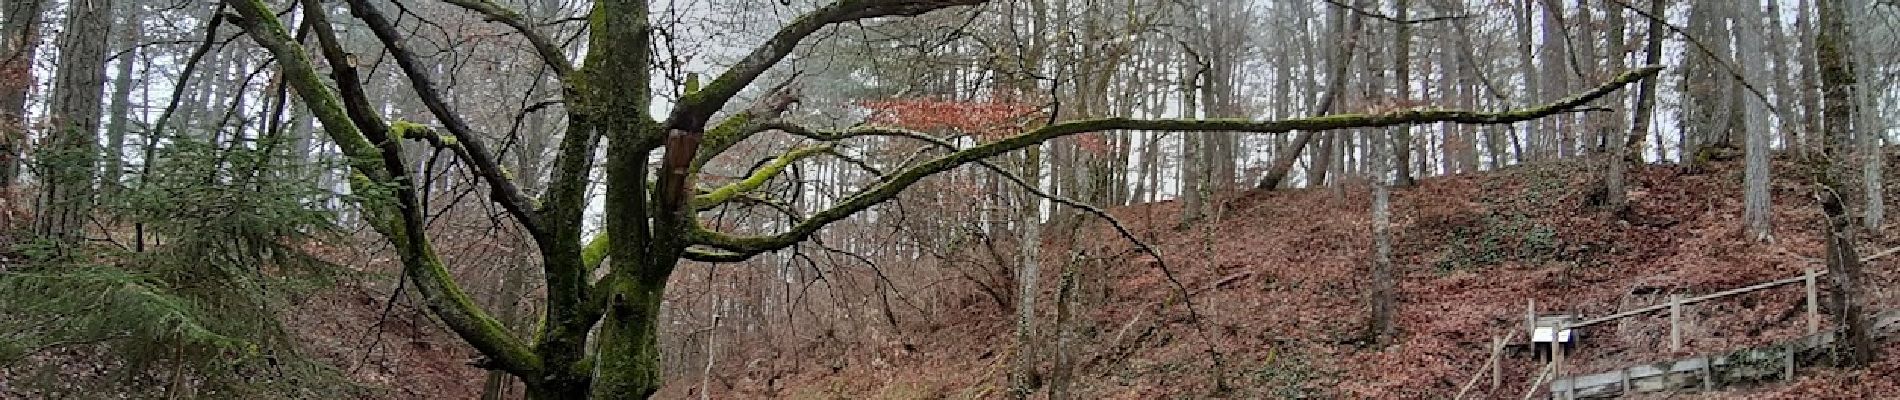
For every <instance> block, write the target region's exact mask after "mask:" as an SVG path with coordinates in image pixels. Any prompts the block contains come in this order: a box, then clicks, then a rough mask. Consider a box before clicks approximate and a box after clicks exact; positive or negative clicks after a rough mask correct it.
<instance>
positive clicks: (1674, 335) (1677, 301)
mask: <svg viewBox="0 0 1900 400" xmlns="http://www.w3.org/2000/svg"><path fill="white" fill-rule="evenodd" d="M1681 350H1682V294H1680V293H1678V294H1672V295H1669V351H1671V352H1676V351H1681Z"/></svg>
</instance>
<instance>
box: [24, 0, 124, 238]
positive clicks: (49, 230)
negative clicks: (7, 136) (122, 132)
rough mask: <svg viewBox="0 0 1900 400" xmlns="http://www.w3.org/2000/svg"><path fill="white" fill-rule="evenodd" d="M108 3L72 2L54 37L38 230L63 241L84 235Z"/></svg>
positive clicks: (102, 80)
mask: <svg viewBox="0 0 1900 400" xmlns="http://www.w3.org/2000/svg"><path fill="white" fill-rule="evenodd" d="M112 6H113V5H112V2H111V1H110V0H96V1H89V2H75V3H73V4H72V7H71V10H69V11H68V12H67V16H66V24H65V25H66V29H65V30H64V31H62V32H60V35H59V49H60V51H59V53H60V62H59V68H58V71H57V72H56V73H55V74H54V83H53V98H52V100H51V104H50V110H51V111H52V114H51V116H50V118H49V123H48V126H49V127H50V129H51V131H49V132H48V133H47V138H48V143H49V144H50V146H48V147H47V148H45V149H43V150H42V151H41V152H40V153H39V159H40V163H41V165H42V166H44V168H43V170H44V171H46V175H45V176H44V179H43V181H44V182H45V184H44V185H43V186H42V187H41V190H42V208H41V211H40V217H39V219H38V221H36V222H37V223H38V225H39V228H38V229H37V231H38V233H39V234H41V235H43V236H46V237H50V238H56V239H58V240H60V241H62V242H65V243H78V242H79V241H80V240H82V239H84V237H85V229H86V221H87V217H88V216H89V215H90V212H91V206H92V202H93V178H94V177H95V174H96V171H95V169H96V168H97V166H98V159H99V152H98V139H97V136H96V135H98V134H99V114H100V112H101V111H102V110H101V109H100V107H101V106H102V105H103V104H102V103H103V97H104V96H103V94H104V91H105V80H106V79H105V78H106V77H105V61H106V43H107V39H110V38H111V37H112V36H111V30H112Z"/></svg>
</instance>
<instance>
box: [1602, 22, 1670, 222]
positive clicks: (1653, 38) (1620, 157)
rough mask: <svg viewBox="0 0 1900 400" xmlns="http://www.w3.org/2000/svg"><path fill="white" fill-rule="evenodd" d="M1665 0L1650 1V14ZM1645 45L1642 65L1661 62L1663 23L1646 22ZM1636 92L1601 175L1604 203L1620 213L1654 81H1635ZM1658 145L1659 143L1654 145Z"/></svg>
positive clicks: (1651, 107) (1651, 106)
mask: <svg viewBox="0 0 1900 400" xmlns="http://www.w3.org/2000/svg"><path fill="white" fill-rule="evenodd" d="M1665 3H1666V1H1664V0H1650V2H1649V13H1650V15H1663V14H1662V12H1663V10H1664V9H1666V7H1667V6H1666V5H1665ZM1644 35H1645V36H1647V37H1648V39H1646V40H1648V44H1646V45H1644V48H1643V65H1656V63H1659V62H1662V41H1663V35H1664V32H1663V23H1662V22H1661V21H1654V20H1652V21H1649V29H1648V32H1646V33H1644ZM1639 85H1640V86H1639V87H1638V88H1637V92H1636V109H1634V110H1631V111H1630V130H1629V135H1628V136H1626V137H1624V138H1623V140H1612V141H1610V146H1611V154H1612V155H1611V157H1610V171H1609V173H1607V174H1604V177H1603V185H1604V189H1606V191H1607V192H1608V193H1606V194H1605V199H1604V205H1605V207H1606V208H1608V209H1609V210H1610V211H1611V212H1616V213H1623V212H1626V211H1628V210H1629V188H1628V187H1627V186H1628V185H1627V184H1626V180H1627V179H1628V177H1627V175H1628V170H1629V166H1630V165H1632V164H1637V165H1640V164H1642V162H1643V155H1642V148H1641V147H1638V146H1639V145H1641V144H1642V143H1643V139H1644V137H1646V136H1648V135H1647V134H1648V133H1649V119H1650V118H1651V117H1652V114H1654V113H1655V109H1656V80H1655V79H1649V80H1645V81H1643V82H1642V83H1640V84H1639ZM1657 147H1658V148H1660V147H1661V145H1660V144H1658V145H1657Z"/></svg>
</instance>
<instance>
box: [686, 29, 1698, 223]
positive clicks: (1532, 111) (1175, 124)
mask: <svg viewBox="0 0 1900 400" xmlns="http://www.w3.org/2000/svg"><path fill="white" fill-rule="evenodd" d="M1661 70H1662V67H1658V66H1650V67H1644V68H1639V69H1636V70H1632V71H1628V72H1625V73H1623V74H1621V75H1618V76H1617V77H1616V78H1615V79H1613V80H1611V81H1610V82H1608V83H1605V84H1603V85H1601V86H1598V87H1596V88H1594V89H1591V90H1589V91H1586V92H1583V93H1580V94H1577V95H1574V96H1571V97H1569V98H1565V99H1562V100H1558V101H1556V102H1553V103H1550V104H1546V105H1543V106H1538V107H1532V108H1526V109H1520V110H1510V111H1503V112H1478V111H1462V110H1406V111H1394V112H1387V113H1378V114H1340V115H1329V116H1320V117H1310V118H1294V119H1286V120H1275V121H1255V120H1248V119H1209V120H1187V119H1159V120H1144V119H1130V118H1105V119H1094V120H1081V121H1072V122H1064V123H1059V124H1055V125H1049V126H1045V127H1042V128H1037V129H1034V130H1030V131H1028V132H1025V133H1023V134H1021V135H1016V136H1013V137H1009V138H1006V139H1002V140H999V141H996V142H992V143H988V144H983V145H979V146H976V147H971V148H967V149H963V150H958V151H955V152H952V153H950V154H946V155H943V156H939V157H937V158H934V159H931V160H929V161H925V162H923V163H921V164H918V165H916V166H913V167H910V168H908V169H905V170H903V171H900V172H897V173H895V174H891V175H889V176H887V177H886V178H885V179H884V180H883V181H882V182H880V183H878V184H877V185H875V186H872V187H870V188H868V189H865V190H863V191H860V192H858V193H857V194H855V195H852V196H851V197H848V198H845V199H844V200H843V201H840V202H839V203H838V204H837V205H834V206H832V207H831V208H829V209H826V210H823V211H819V212H817V213H815V214H813V215H812V216H811V217H810V218H809V219H806V220H805V221H803V222H800V223H799V224H797V225H794V226H792V228H790V229H789V230H787V231H785V232H782V233H778V234H773V235H769V236H735V235H730V234H726V233H723V232H718V231H713V230H709V229H706V228H705V227H703V226H699V225H698V224H695V225H694V232H693V235H692V241H693V243H695V244H702V245H707V246H712V247H717V248H720V249H724V250H727V251H731V252H735V253H741V254H758V253H763V252H767V251H772V250H777V249H781V248H785V247H787V246H791V245H793V244H796V243H798V242H800V241H803V240H805V238H807V237H810V236H811V235H812V234H813V233H816V232H817V231H818V230H819V229H820V228H823V227H824V226H825V225H828V224H831V223H833V222H837V221H839V220H842V219H844V218H846V217H849V216H851V215H852V214H856V213H858V212H860V211H863V210H865V209H867V208H870V207H871V206H873V205H877V204H878V203H882V202H884V201H886V200H889V199H891V198H892V197H894V196H896V195H897V194H898V193H901V192H902V191H903V190H904V189H906V188H909V187H910V186H911V185H913V184H915V183H917V182H918V181H920V180H922V179H923V178H925V177H929V176H931V175H935V174H937V173H940V172H944V171H949V170H951V169H954V168H957V167H960V166H962V165H964V164H969V163H972V162H977V161H980V160H983V159H986V158H989V157H993V156H996V155H1000V154H1004V153H1008V152H1011V151H1015V150H1018V149H1022V148H1024V147H1028V146H1032V145H1036V144H1038V143H1042V142H1044V141H1047V140H1050V139H1055V138H1059V137H1063V136H1069V135H1074V134H1079V133H1087V132H1102V131H1113V130H1151V131H1184V132H1252V133H1285V132H1292V131H1324V130H1335V129H1346V128H1377V127H1385V126H1393V125H1401V124H1427V123H1440V122H1451V123H1461V124H1509V123H1515V122H1522V121H1528V120H1533V119H1537V118H1543V117H1547V116H1551V115H1556V114H1559V113H1566V112H1572V111H1577V110H1578V109H1580V108H1583V107H1584V105H1586V104H1588V103H1590V102H1591V101H1593V100H1596V99H1598V98H1601V97H1603V96H1606V95H1608V94H1610V93H1611V92H1613V91H1615V90H1617V89H1618V88H1621V87H1623V86H1626V85H1629V84H1630V83H1633V82H1636V81H1639V80H1643V79H1646V78H1649V77H1652V76H1655V75H1656V73H1657V72H1658V71H1661ZM800 130H801V129H797V128H791V129H788V130H787V131H788V132H792V133H794V134H801V132H798V131H800ZM803 134H805V135H806V136H814V137H836V138H844V137H854V136H867V135H884V136H913V135H916V134H915V133H909V132H906V131H904V130H901V129H880V128H861V129H857V130H855V133H834V134H816V133H811V132H809V131H806V132H804V133H803Z"/></svg>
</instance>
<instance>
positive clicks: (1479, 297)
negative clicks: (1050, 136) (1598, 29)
mask: <svg viewBox="0 0 1900 400" xmlns="http://www.w3.org/2000/svg"><path fill="white" fill-rule="evenodd" d="M1781 168H1783V169H1781V171H1790V170H1792V169H1788V168H1793V166H1790V165H1784V166H1781ZM1788 175H1793V174H1784V179H1782V180H1780V181H1777V182H1775V184H1774V192H1775V201H1776V203H1775V209H1776V210H1777V215H1776V220H1775V222H1776V224H1777V228H1776V231H1775V236H1776V238H1777V241H1776V242H1775V243H1773V244H1751V243H1749V242H1747V241H1746V240H1744V239H1743V238H1742V236H1741V234H1740V213H1741V196H1740V195H1739V194H1740V182H1741V169H1740V168H1739V166H1738V165H1719V166H1717V167H1716V168H1715V169H1714V170H1713V171H1711V172H1705V173H1699V174H1684V173H1682V172H1681V171H1679V170H1677V169H1676V168H1674V167H1670V166H1648V167H1645V168H1643V169H1640V170H1638V171H1636V172H1635V177H1634V178H1633V181H1634V184H1633V185H1632V187H1633V189H1632V193H1631V201H1632V204H1633V206H1632V212H1631V213H1630V216H1629V218H1627V219H1619V218H1616V217H1615V216H1613V215H1610V214H1607V213H1604V212H1600V211H1595V210H1594V209H1593V208H1592V207H1590V206H1589V202H1590V201H1592V200H1593V196H1592V195H1591V192H1590V190H1588V188H1590V187H1591V182H1593V180H1594V179H1595V178H1594V173H1593V172H1591V171H1590V170H1589V169H1586V167H1585V166H1582V165H1578V164H1553V165H1539V166H1525V167H1514V168H1509V169H1505V170H1502V171H1494V172H1486V173H1482V174H1469V175H1460V176H1451V177H1438V178H1429V179H1424V180H1422V181H1421V184H1420V185H1419V186H1417V187H1414V188H1408V189H1403V190H1399V191H1398V192H1396V194H1395V197H1394V200H1393V203H1392V204H1393V210H1394V214H1393V215H1394V222H1395V224H1396V232H1395V233H1396V235H1397V236H1396V239H1395V244H1396V248H1395V250H1396V251H1395V254H1396V256H1395V261H1396V262H1397V263H1398V265H1399V268H1400V271H1401V284H1400V292H1401V293H1400V294H1401V298H1402V300H1401V304H1402V308H1401V311H1400V314H1399V325H1400V331H1401V332H1402V337H1400V338H1399V339H1398V340H1397V341H1395V342H1393V343H1391V344H1389V345H1386V346H1382V347H1374V346H1371V345H1369V344H1367V343H1365V342H1364V341H1363V340H1362V338H1363V335H1361V331H1362V330H1363V326H1364V323H1365V322H1364V321H1365V319H1366V315H1367V305H1366V300H1365V294H1366V293H1367V291H1368V289H1369V287H1370V282H1369V280H1368V279H1367V278H1366V276H1367V275H1368V274H1367V272H1366V271H1367V269H1368V267H1369V265H1370V261H1369V260H1370V255H1371V247H1370V246H1371V243H1372V242H1371V236H1370V232H1371V229H1370V218H1369V214H1368V212H1367V205H1368V204H1369V202H1368V196H1367V193H1365V190H1364V189H1363V187H1364V185H1354V186H1350V188H1349V189H1346V190H1344V191H1334V190H1329V189H1319V190H1298V191H1288V192H1274V193H1266V192H1256V193H1246V194H1241V195H1239V196H1236V197H1234V198H1231V199H1229V201H1228V203H1227V206H1226V207H1225V208H1224V209H1223V210H1222V211H1221V212H1220V213H1219V215H1218V216H1217V217H1216V218H1215V219H1213V220H1211V221H1207V222H1206V223H1201V224H1196V225H1194V226H1191V227H1187V228H1185V229H1177V228H1176V226H1175V225H1176V224H1175V216H1176V215H1177V213H1178V211H1177V207H1176V206H1175V205H1174V204H1172V203H1169V202H1163V203H1156V204H1147V205H1138V206H1133V207H1126V208H1122V209H1117V210H1112V212H1113V213H1114V214H1115V215H1116V216H1117V217H1118V218H1120V219H1121V220H1122V221H1124V222H1126V223H1127V224H1128V225H1129V227H1130V228H1131V229H1132V230H1134V231H1135V232H1136V233H1137V235H1138V236H1140V237H1141V238H1142V239H1143V240H1145V241H1147V242H1149V243H1151V244H1153V245H1155V246H1156V247H1157V248H1158V249H1159V251H1160V253H1161V254H1162V259H1163V260H1165V264H1166V267H1167V269H1168V270H1169V272H1172V275H1173V278H1172V279H1171V278H1170V277H1168V276H1167V275H1168V274H1166V273H1164V271H1163V270H1162V268H1161V265H1160V263H1157V262H1155V261H1153V259H1151V258H1148V257H1147V256H1146V255H1145V254H1141V253H1139V252H1137V251H1135V250H1134V247H1133V246H1132V245H1130V244H1129V243H1128V242H1127V241H1125V240H1122V239H1120V238H1119V237H1118V236H1117V235H1115V234H1114V233H1113V231H1111V230H1109V229H1108V228H1107V226H1106V225H1105V224H1102V223H1099V222H1088V223H1085V224H1082V227H1081V228H1079V229H1078V230H1077V231H1076V232H1075V238H1074V240H1073V241H1071V240H1068V238H1067V237H1066V236H1067V235H1065V234H1064V233H1063V232H1061V230H1060V229H1051V231H1056V232H1052V233H1051V234H1050V235H1049V236H1048V237H1047V238H1046V239H1045V240H1046V241H1047V243H1048V246H1049V248H1048V249H1046V250H1045V253H1044V254H1045V255H1046V259H1045V262H1046V263H1048V264H1047V265H1051V266H1055V268H1060V267H1062V266H1067V265H1073V267H1074V270H1075V276H1076V277H1077V278H1076V281H1077V286H1076V287H1077V289H1076V290H1075V295H1074V299H1075V303H1074V304H1075V306H1074V307H1075V308H1074V310H1075V313H1076V315H1078V317H1077V321H1076V322H1075V323H1074V324H1073V325H1072V328H1071V331H1072V332H1074V334H1073V336H1072V339H1071V340H1070V343H1071V345H1070V347H1071V349H1072V350H1071V351H1072V353H1071V354H1075V355H1076V358H1075V360H1076V365H1077V368H1076V371H1075V375H1074V376H1075V391H1076V392H1077V394H1078V395H1079V398H1158V397H1177V396H1187V397H1203V396H1228V397H1236V398H1262V397H1267V398H1272V397H1302V396H1305V397H1322V398H1336V397H1345V398H1445V397H1450V396H1451V395H1452V394H1453V393H1455V392H1457V391H1458V389H1459V386H1461V385H1463V384H1464V383H1465V382H1466V381H1467V380H1468V379H1470V377H1471V375H1472V374H1474V373H1476V372H1477V371H1478V370H1479V368H1480V366H1481V365H1482V364H1483V363H1484V361H1485V358H1486V357H1487V356H1488V354H1487V352H1486V351H1485V350H1484V348H1485V347H1486V346H1488V343H1489V342H1490V341H1491V340H1492V337H1493V335H1499V334H1503V333H1506V332H1508V331H1510V330H1513V329H1521V328H1520V327H1521V326H1522V324H1523V322H1522V321H1523V318H1524V314H1525V308H1526V302H1527V301H1530V300H1535V301H1536V304H1538V308H1539V309H1542V310H1547V311H1551V310H1555V311H1563V312H1571V313H1580V314H1587V315H1606V314H1610V313H1614V312H1616V311H1619V310H1626V309H1631V308H1636V307H1642V306H1648V305H1652V304H1658V303H1660V302H1663V301H1666V299H1667V298H1668V297H1669V296H1670V295H1671V294H1678V293H1679V294H1685V295H1697V294H1706V293H1712V292H1716V291H1720V290H1723V289H1729V288H1734V287H1740V286H1745V285H1747V284H1751V283H1755V282H1761V281H1767V280H1773V279H1780V278H1785V277H1791V276H1795V275H1798V274H1800V273H1802V271H1803V270H1804V269H1806V268H1819V267H1820V266H1819V265H1818V261H1817V260H1818V259H1819V257H1820V241H1819V240H1818V238H1817V236H1816V234H1817V232H1818V230H1817V227H1818V226H1819V225H1818V223H1819V222H1818V217H1819V214H1818V211H1817V210H1816V208H1815V206H1814V204H1813V201H1812V200H1811V199H1809V197H1808V196H1807V195H1808V193H1809V192H1808V190H1807V189H1806V187H1805V184H1804V183H1803V182H1800V181H1797V180H1795V179H1793V178H1791V177H1786V176H1788ZM1893 197H1894V196H1892V195H1889V196H1888V198H1890V199H1891V198H1893ZM1891 229H1892V227H1889V229H1888V230H1889V231H1891ZM1874 241H1875V242H1877V243H1874V244H1871V245H1869V246H1868V247H1869V248H1870V249H1873V248H1874V247H1875V246H1879V247H1878V248H1879V249H1884V248H1886V247H1887V246H1891V245H1892V244H1891V243H1887V242H1888V241H1887V240H1885V239H1876V240H1874ZM1893 263H1894V261H1893V260H1891V259H1885V260H1880V261H1876V262H1874V263H1871V264H1869V265H1868V271H1869V273H1870V280H1869V285H1870V291H1871V292H1872V293H1871V296H1870V297H1871V298H1870V301H1871V302H1872V303H1873V304H1872V307H1871V308H1873V309H1890V308H1895V307H1900V300H1897V299H1896V297H1895V295H1896V293H1895V291H1894V290H1893V288H1895V287H1896V286H1895V285H1894V282H1895V278H1896V274H1895V273H1894V269H1893V268H1892V265H1894V264H1893ZM1048 275H1059V274H1055V273H1051V274H1046V275H1045V276H1048ZM1177 280H1178V282H1179V284H1178V285H1177V284H1176V283H1175V282H1176V281H1177ZM1045 287H1048V288H1051V289H1050V291H1049V292H1047V293H1045V297H1044V300H1043V301H1042V302H1041V304H1043V306H1044V307H1050V306H1049V304H1052V303H1054V302H1053V301H1051V299H1053V298H1054V288H1055V287H1057V285H1056V282H1055V278H1051V280H1050V282H1049V283H1048V284H1047V285H1045ZM1183 290H1185V291H1186V292H1187V293H1190V294H1191V296H1189V297H1186V298H1185V299H1188V300H1191V303H1192V305H1193V311H1192V312H1190V310H1189V308H1188V307H1187V305H1188V302H1184V301H1183V300H1184V298H1183V296H1181V294H1182V291H1183ZM1801 298H1802V296H1801V295H1800V293H1799V289H1798V287H1788V288H1783V289H1775V290H1768V291H1763V292H1757V293H1753V294H1747V295H1742V296H1736V297H1731V298H1728V299H1723V300H1718V301H1713V302H1709V303H1704V304H1702V305H1698V306H1694V307H1692V308H1690V309H1689V310H1688V311H1687V312H1686V313H1685V317H1684V318H1685V320H1686V321H1688V325H1689V327H1688V328H1687V329H1686V332H1684V338H1685V349H1684V350H1683V351H1682V352H1681V354H1699V353H1707V352H1715V351H1722V350H1726V349H1733V348H1738V347H1742V346H1747V345H1751V344H1759V343H1766V342H1770V341H1775V340H1780V339H1785V338H1790V337H1793V336H1795V335H1798V334H1799V333H1801V332H1802V331H1803V330H1804V328H1805V325H1803V322H1802V318H1801V313H1800V311H1801V310H1802V309H1803V308H1802V302H1801V301H1802V300H1801ZM1045 315H1055V312H1054V311H1053V310H1048V311H1047V312H1046V313H1045ZM1666 321H1667V320H1666V315H1665V316H1652V317H1647V318H1631V319H1626V320H1625V321H1624V322H1620V323H1612V324H1606V325H1602V326H1599V327H1597V328H1593V329H1592V330H1590V331H1589V332H1587V335H1588V338H1589V339H1588V341H1587V342H1586V343H1585V344H1584V345H1583V346H1582V347H1581V348H1580V349H1579V350H1578V351H1577V352H1576V353H1575V354H1574V355H1573V356H1572V357H1571V362H1570V364H1569V365H1568V367H1567V369H1568V370H1570V371H1574V372H1592V371H1599V370H1607V369H1611V368H1613V367H1617V366H1622V365H1627V364H1633V363H1641V362H1648V361H1653V360H1661V359H1666V358H1670V354H1667V353H1668V352H1667V350H1666V346H1667V337H1668V326H1667V323H1666ZM1009 332H1010V325H1009V323H1008V319H1007V318H1006V317H1004V316H1001V315H997V316H994V317H990V318H972V319H970V320H966V321H941V322H940V323H939V324H937V325H936V326H934V327H933V328H932V329H926V330H924V331H922V332H916V333H913V335H915V336H916V337H915V338H912V339H911V340H909V341H907V344H908V345H906V346H880V347H874V348H861V349H856V350H853V351H849V352H846V354H843V355H840V356H839V358H840V361H837V362H833V363H832V365H834V366H833V367H832V368H824V369H820V370H811V369H804V370H797V371H791V372H790V373H786V374H781V375H780V376H771V377H762V376H760V375H761V374H760V373H759V372H758V371H748V370H747V369H744V368H736V367H735V368H730V371H727V372H725V373H722V374H718V376H719V380H720V381H721V382H724V383H725V384H724V385H719V386H715V394H716V395H729V396H732V397H795V398H833V397H837V398H863V397H867V396H868V397H881V398H928V397H978V398H987V397H994V396H996V395H998V394H999V393H1000V391H1001V390H1003V388H1004V387H1005V386H1006V383H1005V381H1006V375H1007V374H1006V371H1007V366H1006V361H1005V360H1007V359H1008V354H1009V353H1010V352H1011V351H1014V349H1011V348H1009V345H1008V342H1009V341H1008V340H1007V338H1008V337H1009ZM1519 340H1520V341H1521V340H1522V339H1521V337H1520V339H1519ZM1050 347H1053V346H1044V348H1042V349H1040V350H1043V351H1047V352H1049V353H1048V354H1054V353H1053V350H1050ZM913 349H914V350H913ZM1216 354H1218V355H1216ZM1888 354H1900V353H1895V352H1892V351H1889V352H1888ZM1052 357H1053V356H1052ZM1216 358H1218V363H1217V362H1215V359H1216ZM1888 359H1889V360H1891V359H1892V358H1891V357H1889V358H1888ZM727 365H732V364H727ZM1532 369H1533V362H1532V361H1531V360H1530V358H1529V356H1528V354H1514V355H1508V356H1507V357H1506V359H1505V361H1504V371H1505V372H1504V378H1505V379H1504V382H1503V385H1502V386H1501V387H1499V388H1497V389H1495V390H1493V389H1491V388H1490V386H1489V384H1488V381H1489V379H1486V381H1487V382H1486V384H1481V385H1477V388H1476V389H1475V390H1474V393H1476V394H1477V395H1478V397H1480V398H1501V397H1508V396H1522V395H1523V393H1524V392H1525V390H1527V388H1528V385H1529V381H1530V378H1531V375H1532V372H1533V371H1532ZM1896 370H1900V364H1897V363H1894V362H1891V361H1889V362H1885V363H1882V364H1880V365H1878V366H1876V368H1873V369H1872V370H1870V371H1867V372H1850V371H1826V372H1822V373H1819V374H1817V375H1815V376H1811V377H1807V378H1803V379H1802V380H1800V381H1798V382H1796V383H1794V384H1792V385H1776V386H1764V387H1754V388H1737V389H1731V391H1728V392H1724V393H1725V394H1724V395H1725V396H1732V395H1737V394H1748V395H1752V396H1762V397H1781V396H1805V395H1814V394H1832V395H1851V394H1860V395H1886V396H1892V395H1896V394H1900V389H1896V387H1895V386H1894V384H1893V383H1892V382H1887V381H1886V380H1885V379H1868V378H1867V377H1866V375H1867V374H1883V373H1888V374H1890V373H1894V372H1896ZM696 384H697V382H676V384H675V385H673V386H672V387H669V388H668V390H666V391H664V392H662V394H663V395H666V396H677V397H685V396H697V395H696V394H694V393H693V392H692V386H695V385H696ZM722 387H724V388H730V389H727V390H729V391H730V392H722V391H721V388H722Z"/></svg>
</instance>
